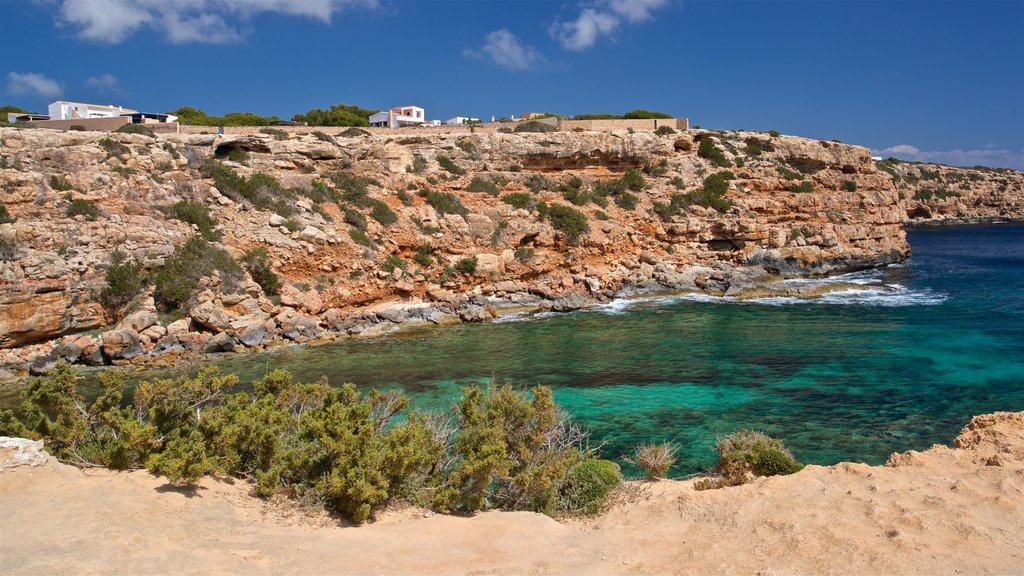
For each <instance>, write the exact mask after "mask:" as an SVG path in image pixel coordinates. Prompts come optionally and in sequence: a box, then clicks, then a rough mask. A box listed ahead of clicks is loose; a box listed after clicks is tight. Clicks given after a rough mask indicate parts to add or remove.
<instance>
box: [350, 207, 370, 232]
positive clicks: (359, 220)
mask: <svg viewBox="0 0 1024 576" xmlns="http://www.w3.org/2000/svg"><path fill="white" fill-rule="evenodd" d="M345 222H346V223H348V224H350V225H352V226H355V227H356V229H358V230H366V217H365V216H363V214H362V213H361V212H359V211H358V210H355V209H353V208H345Z"/></svg>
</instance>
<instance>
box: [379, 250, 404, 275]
mask: <svg viewBox="0 0 1024 576" xmlns="http://www.w3.org/2000/svg"><path fill="white" fill-rule="evenodd" d="M380 269H381V270H383V271H385V272H394V271H395V270H405V260H402V258H401V257H400V256H399V255H398V254H388V256H387V258H384V262H382V263H381V265H380Z"/></svg>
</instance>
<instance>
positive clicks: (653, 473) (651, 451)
mask: <svg viewBox="0 0 1024 576" xmlns="http://www.w3.org/2000/svg"><path fill="white" fill-rule="evenodd" d="M678 451H679V445H678V444H675V443H673V442H662V443H661V444H641V445H640V446H638V447H637V449H636V452H634V453H633V458H632V460H631V461H632V462H633V463H634V464H636V465H637V466H639V467H640V468H642V469H643V470H644V472H646V473H647V478H648V479H651V480H653V479H655V478H664V477H665V475H666V474H668V471H669V469H671V468H672V465H673V464H675V463H676V452H678Z"/></svg>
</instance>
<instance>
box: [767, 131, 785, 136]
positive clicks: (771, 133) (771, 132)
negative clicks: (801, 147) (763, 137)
mask: <svg viewBox="0 0 1024 576" xmlns="http://www.w3.org/2000/svg"><path fill="white" fill-rule="evenodd" d="M768 135H769V136H771V137H772V138H778V137H779V136H782V134H781V133H780V132H779V131H778V130H769V131H768Z"/></svg>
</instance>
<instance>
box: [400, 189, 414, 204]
mask: <svg viewBox="0 0 1024 576" xmlns="http://www.w3.org/2000/svg"><path fill="white" fill-rule="evenodd" d="M412 186H415V184H413V185H412ZM412 190H415V188H412ZM398 201H399V202H401V203H402V206H412V203H413V199H412V196H410V195H409V193H408V192H406V191H405V190H399V191H398Z"/></svg>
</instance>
